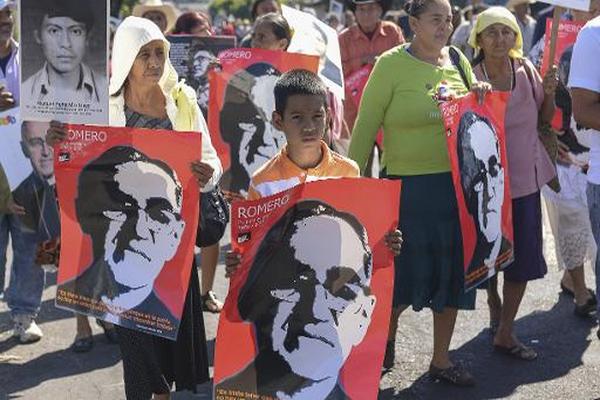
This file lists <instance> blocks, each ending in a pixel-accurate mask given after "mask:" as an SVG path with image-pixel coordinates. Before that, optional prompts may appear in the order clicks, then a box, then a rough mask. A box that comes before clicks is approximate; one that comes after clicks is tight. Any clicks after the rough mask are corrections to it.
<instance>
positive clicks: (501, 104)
mask: <svg viewBox="0 0 600 400" xmlns="http://www.w3.org/2000/svg"><path fill="white" fill-rule="evenodd" d="M507 99H508V94H506V93H499V92H492V93H488V94H487V95H486V101H485V103H484V104H483V105H480V104H479V103H478V101H477V98H476V97H475V95H474V94H469V95H467V96H465V97H462V98H460V99H457V100H453V101H448V102H444V103H442V104H441V106H440V107H441V111H442V115H443V118H444V124H445V126H446V132H447V135H446V142H447V145H448V155H449V158H450V165H451V167H452V178H453V181H454V188H455V190H456V200H457V203H458V210H459V217H460V226H461V231H462V238H463V251H464V269H465V289H470V288H473V287H475V286H477V285H478V284H480V283H481V282H484V281H485V280H487V279H489V278H491V277H492V276H494V275H495V274H496V272H497V271H499V270H501V269H502V268H504V267H505V266H506V265H508V264H510V263H511V262H512V261H513V258H514V255H513V229H512V203H511V197H510V187H509V180H508V174H507V173H506V167H507V165H508V159H507V157H506V144H505V137H504V112H505V109H506V101H507Z"/></svg>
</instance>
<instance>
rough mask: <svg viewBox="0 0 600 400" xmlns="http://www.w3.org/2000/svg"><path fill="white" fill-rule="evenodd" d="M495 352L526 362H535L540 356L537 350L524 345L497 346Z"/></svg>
mask: <svg viewBox="0 0 600 400" xmlns="http://www.w3.org/2000/svg"><path fill="white" fill-rule="evenodd" d="M494 350H495V351H497V352H498V353H500V354H504V355H507V356H510V357H513V358H516V359H518V360H524V361H533V360H535V359H536V358H537V356H538V354H537V353H536V351H535V350H533V349H532V348H531V347H527V346H525V345H524V344H523V343H518V344H515V345H514V346H512V347H504V346H498V345H497V344H495V345H494Z"/></svg>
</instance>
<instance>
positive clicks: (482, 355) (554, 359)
mask: <svg viewBox="0 0 600 400" xmlns="http://www.w3.org/2000/svg"><path fill="white" fill-rule="evenodd" d="M565 326H568V329H565ZM594 327H595V323H594V321H593V319H587V320H586V319H581V318H577V317H575V316H574V315H573V302H572V300H571V299H570V298H566V297H564V296H561V297H560V299H559V301H558V302H557V303H556V304H555V305H554V307H552V309H550V310H549V311H536V312H533V313H531V314H529V315H527V316H525V317H523V318H521V319H519V320H517V322H516V324H515V329H516V333H517V336H518V337H519V339H520V340H521V341H522V342H523V343H525V344H526V345H528V346H531V347H533V348H534V349H535V350H536V351H537V352H538V354H539V356H538V358H537V360H535V361H521V360H516V359H513V358H510V357H508V356H506V355H502V354H498V353H495V352H494V351H493V350H492V346H491V342H492V337H491V335H490V333H489V330H488V329H484V330H482V331H481V332H480V333H479V334H478V335H477V336H476V337H474V338H473V339H471V340H470V341H468V342H467V343H465V344H464V345H462V346H461V347H459V348H458V349H456V350H454V351H452V352H451V353H452V354H451V356H452V359H453V360H455V361H459V362H460V363H461V364H462V365H464V366H466V367H467V368H468V369H469V370H470V371H471V372H472V373H473V374H474V375H475V378H476V379H477V386H475V387H473V388H466V389H464V388H456V387H453V386H451V385H448V384H445V383H443V382H433V381H432V380H431V379H430V378H429V376H428V375H427V374H423V375H422V376H421V377H419V378H418V379H417V380H416V381H414V382H413V384H412V385H411V386H410V387H408V388H406V389H404V390H401V391H400V392H394V390H393V389H391V388H390V389H386V390H383V391H381V392H380V393H379V400H409V399H410V400H412V399H461V400H466V399H501V398H506V397H508V396H510V395H511V394H513V393H514V392H515V391H516V390H517V389H518V387H519V386H521V385H528V384H531V383H537V382H545V381H550V380H553V379H557V378H559V377H561V376H564V375H567V374H568V373H569V371H571V370H572V369H574V368H577V367H579V366H580V365H582V361H581V358H582V355H583V353H584V352H585V351H586V349H587V348H588V346H589V344H590V341H589V340H588V338H587V337H588V335H589V333H590V331H591V330H592V328H594Z"/></svg>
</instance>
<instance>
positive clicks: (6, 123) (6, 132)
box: [0, 107, 33, 190]
mask: <svg viewBox="0 0 600 400" xmlns="http://www.w3.org/2000/svg"><path fill="white" fill-rule="evenodd" d="M21 142H22V138H21V119H20V116H19V107H15V108H11V109H10V110H6V111H2V112H0V163H1V164H2V168H4V172H5V173H6V178H7V179H8V184H9V186H10V189H11V190H14V189H16V188H17V186H19V185H20V184H21V182H23V180H25V179H26V178H27V177H28V176H29V175H30V174H31V172H32V170H33V168H32V166H31V162H30V160H29V159H28V158H27V157H26V156H25V154H24V153H23V151H22V149H21Z"/></svg>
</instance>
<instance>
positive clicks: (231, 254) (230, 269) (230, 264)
mask: <svg viewBox="0 0 600 400" xmlns="http://www.w3.org/2000/svg"><path fill="white" fill-rule="evenodd" d="M241 262H242V255H241V254H240V253H238V252H237V251H228V252H227V254H226V255H225V277H226V278H231V277H232V276H233V275H234V274H235V273H236V271H237V270H238V268H239V267H240V263H241Z"/></svg>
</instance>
